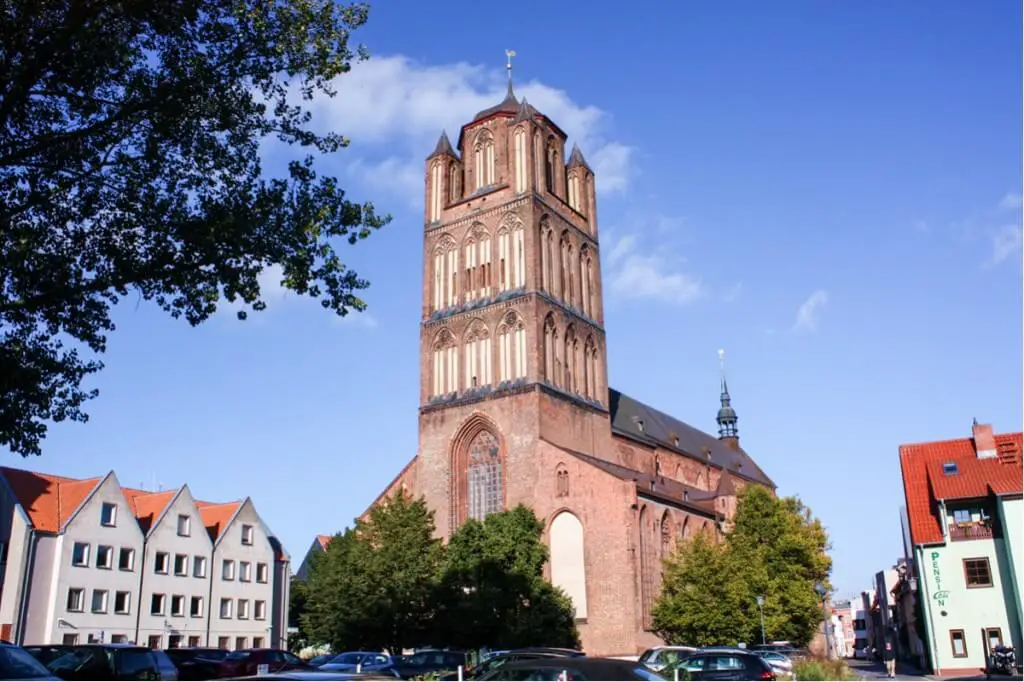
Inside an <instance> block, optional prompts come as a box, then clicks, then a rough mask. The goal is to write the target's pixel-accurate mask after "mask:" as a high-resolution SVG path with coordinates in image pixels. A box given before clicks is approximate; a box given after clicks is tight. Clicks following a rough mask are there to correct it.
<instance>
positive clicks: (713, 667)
mask: <svg viewBox="0 0 1024 682" xmlns="http://www.w3.org/2000/svg"><path fill="white" fill-rule="evenodd" d="M676 667H677V668H678V669H679V671H680V672H682V671H686V673H687V674H688V675H689V677H690V679H691V680H774V679H775V671H774V670H772V667H771V666H770V665H768V662H767V661H765V660H764V659H763V658H761V657H760V656H758V655H757V654H756V653H753V652H750V651H744V650H742V649H725V648H723V649H717V650H703V651H699V652H697V653H696V654H693V655H692V656H687V657H686V658H683V659H681V660H680V661H679V663H678V664H677V666H676ZM663 674H664V675H666V676H668V675H670V674H671V672H670V671H668V670H666V671H664V673H663Z"/></svg>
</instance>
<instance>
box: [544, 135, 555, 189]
mask: <svg viewBox="0 0 1024 682" xmlns="http://www.w3.org/2000/svg"><path fill="white" fill-rule="evenodd" d="M557 167H558V148H557V147H556V146H555V140H554V138H551V139H549V140H548V148H547V152H546V153H545V155H544V180H545V184H546V186H547V190H548V192H550V193H551V194H554V193H555V182H556V178H555V168H557Z"/></svg>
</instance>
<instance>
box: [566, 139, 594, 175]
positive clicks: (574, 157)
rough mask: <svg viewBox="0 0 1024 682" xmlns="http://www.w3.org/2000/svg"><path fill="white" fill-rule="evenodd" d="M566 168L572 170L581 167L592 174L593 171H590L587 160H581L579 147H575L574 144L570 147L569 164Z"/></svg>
mask: <svg viewBox="0 0 1024 682" xmlns="http://www.w3.org/2000/svg"><path fill="white" fill-rule="evenodd" d="M568 166H569V168H573V167H575V166H583V167H584V168H586V169H587V170H588V171H590V172H591V173H593V172H594V171H593V170H591V168H590V166H589V165H588V164H587V160H586V159H584V158H583V152H581V151H580V148H579V145H577V144H576V143H573V145H572V153H571V154H569V164H568Z"/></svg>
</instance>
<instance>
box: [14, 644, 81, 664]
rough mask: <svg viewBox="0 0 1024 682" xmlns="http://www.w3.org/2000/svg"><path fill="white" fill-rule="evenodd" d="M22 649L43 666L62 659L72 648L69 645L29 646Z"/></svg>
mask: <svg viewBox="0 0 1024 682" xmlns="http://www.w3.org/2000/svg"><path fill="white" fill-rule="evenodd" d="M22 648H23V649H24V650H25V651H27V652H29V653H30V654H32V657H33V658H35V659H36V660H37V661H39V662H40V663H42V664H43V665H49V664H50V661H52V660H54V659H55V658H60V657H61V656H63V655H64V654H65V653H67V651H68V649H70V648H71V647H70V646H68V645H67V644H29V645H27V646H24V647H22Z"/></svg>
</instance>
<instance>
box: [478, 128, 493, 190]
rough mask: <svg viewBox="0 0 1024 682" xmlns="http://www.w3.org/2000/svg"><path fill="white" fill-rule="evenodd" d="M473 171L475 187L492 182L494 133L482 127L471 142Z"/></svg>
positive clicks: (482, 186)
mask: <svg viewBox="0 0 1024 682" xmlns="http://www.w3.org/2000/svg"><path fill="white" fill-rule="evenodd" d="M473 153H474V158H473V172H474V174H475V175H476V188H477V189H483V188H484V187H489V186H490V185H493V184H494V135H492V134H491V131H490V130H487V129H484V130H481V131H480V134H479V135H477V136H476V142H475V143H474V144H473Z"/></svg>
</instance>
